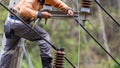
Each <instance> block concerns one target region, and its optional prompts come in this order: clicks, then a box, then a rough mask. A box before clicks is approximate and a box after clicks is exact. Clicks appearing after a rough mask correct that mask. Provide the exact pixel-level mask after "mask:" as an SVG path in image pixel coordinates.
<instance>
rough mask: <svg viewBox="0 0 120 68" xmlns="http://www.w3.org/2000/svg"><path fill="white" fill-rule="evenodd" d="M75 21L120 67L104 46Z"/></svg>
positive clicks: (119, 64)
mask: <svg viewBox="0 0 120 68" xmlns="http://www.w3.org/2000/svg"><path fill="white" fill-rule="evenodd" d="M75 21H76V22H77V23H78V24H79V25H80V26H81V27H82V29H83V30H85V31H86V33H87V34H88V35H89V36H91V38H92V39H93V40H94V41H95V42H96V43H97V44H98V45H99V46H100V47H101V48H102V49H103V50H104V51H105V52H106V53H107V54H108V55H109V56H110V57H111V59H113V60H114V61H115V62H116V64H118V66H119V67H120V63H119V62H118V61H117V60H116V59H115V58H114V57H113V56H112V55H111V54H110V53H109V52H108V51H107V50H106V49H105V48H104V47H103V46H102V44H101V43H100V42H98V41H97V39H96V38H95V37H94V36H93V35H92V34H91V33H90V32H89V31H88V30H87V29H86V28H85V27H84V26H83V25H82V24H81V23H80V22H79V21H78V20H77V19H75Z"/></svg>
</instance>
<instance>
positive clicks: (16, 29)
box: [0, 18, 51, 68]
mask: <svg viewBox="0 0 120 68" xmlns="http://www.w3.org/2000/svg"><path fill="white" fill-rule="evenodd" d="M28 25H29V26H31V25H30V24H28ZM33 29H34V30H36V31H37V32H39V33H40V34H41V36H42V37H43V38H45V39H46V40H48V41H49V40H50V37H49V34H48V33H47V32H46V31H45V30H44V29H42V28H41V27H39V26H37V25H35V27H34V28H33ZM4 31H5V37H4V38H3V45H2V46H3V53H2V55H1V60H0V68H10V63H12V57H13V54H12V53H13V52H14V50H15V49H16V47H17V44H18V42H19V40H20V39H21V38H25V39H28V40H31V41H36V42H38V43H39V48H40V56H41V57H51V54H50V50H51V46H50V45H49V44H48V43H47V42H45V41H44V40H43V39H41V37H40V36H38V35H37V34H36V33H34V32H33V31H32V30H31V29H29V28H28V27H27V26H26V25H24V24H23V23H22V22H21V21H19V20H17V19H12V18H8V19H7V20H6V22H5V24H4Z"/></svg>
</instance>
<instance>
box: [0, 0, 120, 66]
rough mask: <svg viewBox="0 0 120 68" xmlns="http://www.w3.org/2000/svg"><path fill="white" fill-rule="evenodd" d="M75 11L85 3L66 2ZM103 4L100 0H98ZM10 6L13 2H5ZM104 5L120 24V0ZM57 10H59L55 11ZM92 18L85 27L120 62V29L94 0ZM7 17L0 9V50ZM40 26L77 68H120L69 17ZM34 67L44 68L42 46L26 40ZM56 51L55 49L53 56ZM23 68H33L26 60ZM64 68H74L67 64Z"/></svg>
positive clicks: (105, 0) (110, 0)
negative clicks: (30, 67)
mask: <svg viewBox="0 0 120 68" xmlns="http://www.w3.org/2000/svg"><path fill="white" fill-rule="evenodd" d="M62 1H64V2H65V3H66V4H67V5H69V6H70V7H71V8H73V10H74V11H77V3H78V7H79V8H80V7H81V4H82V0H78V1H79V2H77V0H62ZM98 1H99V0H98ZM2 3H4V4H5V5H6V6H8V4H9V0H2ZM100 3H101V5H102V6H103V7H104V8H105V9H106V10H107V11H108V12H109V13H110V14H111V15H112V16H113V17H114V19H115V20H116V21H117V22H118V23H119V21H120V19H119V18H120V0H100ZM53 10H59V9H56V8H53ZM91 13H92V15H91V16H90V17H89V18H88V21H86V22H85V23H84V27H85V28H86V29H87V30H88V31H89V32H90V33H91V34H92V35H93V36H94V37H95V38H96V39H97V40H98V41H99V42H100V43H101V44H102V46H103V47H104V48H105V49H106V50H107V51H108V52H109V53H110V54H111V55H112V56H114V58H115V59H116V60H117V61H118V62H120V27H119V26H118V25H116V24H115V23H114V21H113V20H112V19H111V18H110V17H109V16H108V15H107V14H106V13H105V12H104V11H103V10H102V9H101V8H100V7H98V5H97V4H96V3H95V2H94V0H92V3H91ZM6 17H7V11H6V10H5V9H4V8H3V7H1V6H0V49H1V45H2V35H3V33H4V31H3V24H4V22H5V20H6ZM38 25H39V26H41V27H42V28H44V29H45V30H46V31H47V32H48V33H49V34H50V36H51V43H52V44H54V45H55V46H57V47H64V48H65V53H66V56H67V58H68V59H70V61H71V62H72V63H73V64H74V65H75V66H76V67H77V68H120V67H119V66H118V65H117V64H116V63H115V62H114V61H113V60H112V59H111V58H110V57H109V56H108V55H107V54H106V53H105V52H104V50H103V49H102V48H101V47H99V46H98V44H97V43H96V42H95V41H94V40H93V39H92V38H91V37H90V36H89V35H88V34H87V33H86V32H85V31H84V30H83V29H82V28H81V27H79V25H78V24H77V23H76V22H75V20H74V19H69V18H57V19H56V18H52V19H48V21H47V24H45V20H44V19H42V21H41V22H40V23H38ZM25 43H26V44H27V48H28V52H29V55H30V57H31V60H32V62H33V65H34V68H41V62H40V57H39V47H38V46H37V44H36V43H35V42H31V41H29V40H27V41H25ZM55 52H56V51H55V50H54V49H53V50H52V55H53V57H54V56H55V54H54V53H55ZM22 68H29V67H28V63H27V61H26V59H25V58H24V57H23V61H22ZM64 68H72V66H71V65H70V64H69V63H68V62H66V61H65V63H64Z"/></svg>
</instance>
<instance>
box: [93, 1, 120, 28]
mask: <svg viewBox="0 0 120 68" xmlns="http://www.w3.org/2000/svg"><path fill="white" fill-rule="evenodd" d="M94 1H95V2H96V4H97V5H98V6H99V7H100V8H101V9H102V10H103V11H104V12H105V13H106V14H107V15H108V16H109V17H110V18H111V19H112V20H113V21H114V22H115V23H116V24H117V25H118V26H119V27H120V24H119V23H118V22H117V21H116V20H115V19H114V18H113V17H112V15H111V14H110V13H109V12H107V11H106V9H105V8H104V7H103V6H102V5H101V4H100V3H99V2H98V1H97V0H94Z"/></svg>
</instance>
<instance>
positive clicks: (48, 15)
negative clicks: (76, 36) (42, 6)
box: [38, 11, 52, 19]
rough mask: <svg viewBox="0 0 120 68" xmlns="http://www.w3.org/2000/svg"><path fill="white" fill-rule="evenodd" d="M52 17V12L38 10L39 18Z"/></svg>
mask: <svg viewBox="0 0 120 68" xmlns="http://www.w3.org/2000/svg"><path fill="white" fill-rule="evenodd" d="M51 17H52V15H51V14H50V13H48V12H46V11H44V12H41V11H39V12H38V18H45V19H47V18H51Z"/></svg>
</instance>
